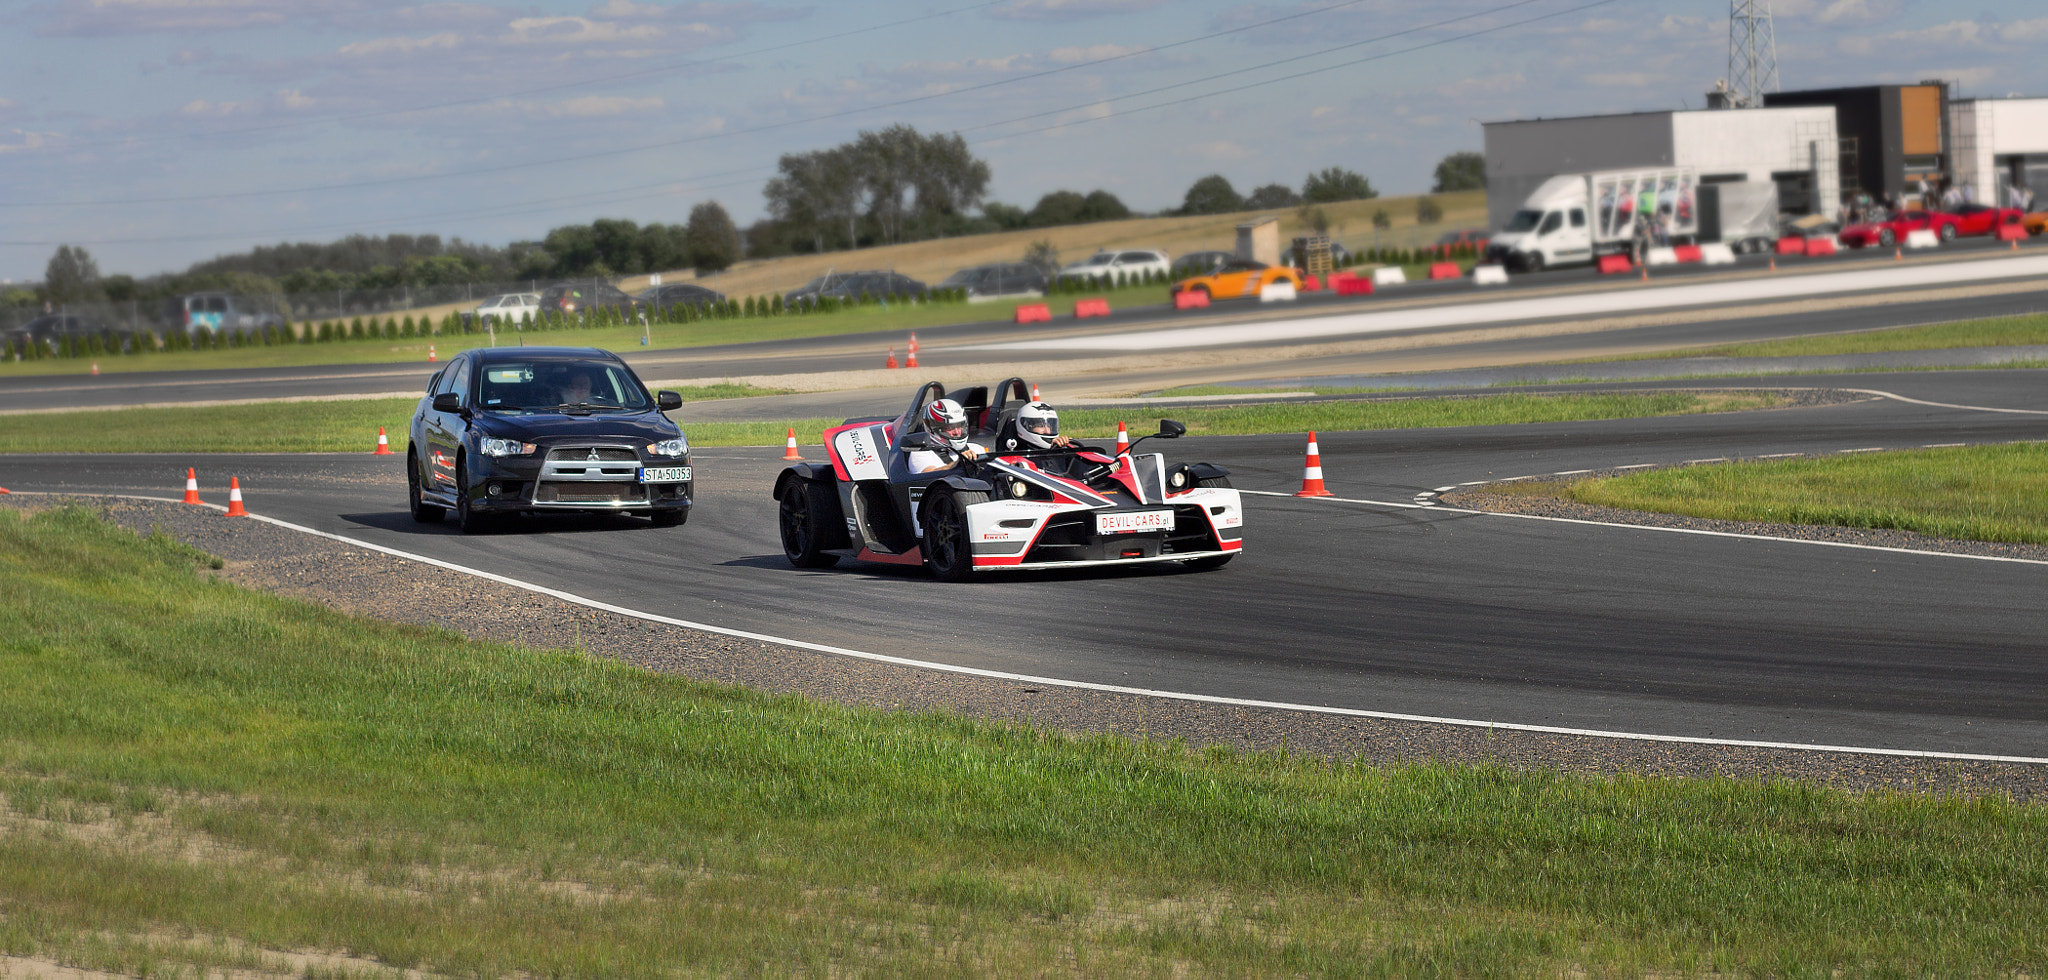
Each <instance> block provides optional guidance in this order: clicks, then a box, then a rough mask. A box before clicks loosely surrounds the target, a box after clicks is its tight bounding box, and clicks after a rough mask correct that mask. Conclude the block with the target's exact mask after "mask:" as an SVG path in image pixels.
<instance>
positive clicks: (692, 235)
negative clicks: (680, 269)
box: [683, 201, 740, 272]
mask: <svg viewBox="0 0 2048 980" xmlns="http://www.w3.org/2000/svg"><path fill="white" fill-rule="evenodd" d="M683 234H684V238H685V239H686V240H687V241H688V243H689V251H690V265H691V267H693V268H695V269H696V270H697V271H698V272H722V271H724V270H726V269H728V268H731V267H732V264H733V263H734V262H738V261H739V260H740V230H739V228H738V227H736V226H734V225H733V223H732V215H729V214H726V213H725V208H724V207H723V206H721V205H720V204H719V203H718V202H717V201H705V202H704V203H702V204H699V205H697V206H696V207H694V208H691V209H690V224H689V227H688V230H687V231H685V232H684V233H683Z"/></svg>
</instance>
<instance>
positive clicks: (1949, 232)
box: [1941, 225, 1956, 242]
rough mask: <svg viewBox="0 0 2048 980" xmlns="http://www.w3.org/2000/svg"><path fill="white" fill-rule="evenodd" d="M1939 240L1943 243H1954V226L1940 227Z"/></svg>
mask: <svg viewBox="0 0 2048 980" xmlns="http://www.w3.org/2000/svg"><path fill="white" fill-rule="evenodd" d="M1941 240H1942V241H1945V242H1952V241H1955V240H1956V226H1954V225H1942V226H1941Z"/></svg>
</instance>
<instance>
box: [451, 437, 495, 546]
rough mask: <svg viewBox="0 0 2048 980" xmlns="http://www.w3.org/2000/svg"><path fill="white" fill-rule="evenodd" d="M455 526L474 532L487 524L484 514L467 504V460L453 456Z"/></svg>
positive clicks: (465, 531) (470, 532)
mask: <svg viewBox="0 0 2048 980" xmlns="http://www.w3.org/2000/svg"><path fill="white" fill-rule="evenodd" d="M455 526H456V527H459V528H461V529H462V533H464V534H476V533H478V532H480V531H483V530H484V529H485V528H486V527H488V526H489V522H488V521H487V520H486V519H485V517H484V515H482V514H479V513H477V512H476V511H475V510H473V509H472V508H471V507H470V505H469V460H468V459H467V458H465V457H463V456H459V455H458V456H456V457H455Z"/></svg>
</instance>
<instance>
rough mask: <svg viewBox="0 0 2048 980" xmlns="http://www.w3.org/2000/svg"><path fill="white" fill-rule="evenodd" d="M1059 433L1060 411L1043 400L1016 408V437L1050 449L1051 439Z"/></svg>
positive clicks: (1041, 447)
mask: <svg viewBox="0 0 2048 980" xmlns="http://www.w3.org/2000/svg"><path fill="white" fill-rule="evenodd" d="M1059 434H1060V413H1058V412H1055V411H1053V410H1052V406H1051V405H1047V404H1046V403H1044V402H1032V403H1030V404H1028V405H1025V406H1024V407H1023V408H1020V409H1018V410H1017V438H1019V439H1021V440H1023V441H1024V442H1026V443H1029V444H1031V445H1033V446H1037V447H1038V448H1040V449H1051V448H1052V441H1053V439H1054V438H1055V437H1057V436H1058V435H1059Z"/></svg>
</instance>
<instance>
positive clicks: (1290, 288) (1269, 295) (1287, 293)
mask: <svg viewBox="0 0 2048 980" xmlns="http://www.w3.org/2000/svg"><path fill="white" fill-rule="evenodd" d="M1294 298H1295V293H1294V284H1293V283H1291V282H1288V281H1287V280H1285V279H1281V280H1279V281H1277V282H1269V283H1267V284H1266V285H1265V287H1264V288H1262V289H1260V290H1259V302H1261V303H1282V302H1286V301H1289V300H1292V299H1294Z"/></svg>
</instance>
